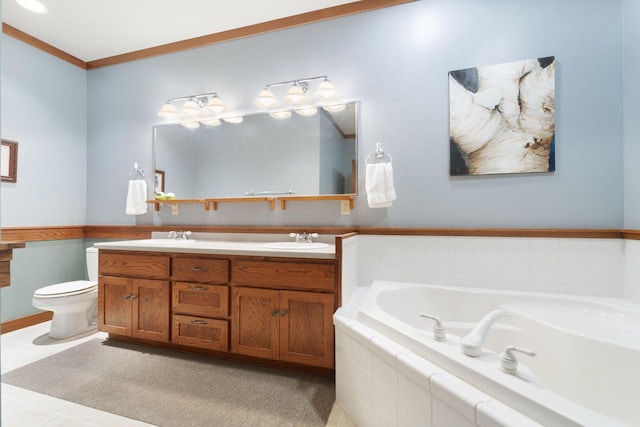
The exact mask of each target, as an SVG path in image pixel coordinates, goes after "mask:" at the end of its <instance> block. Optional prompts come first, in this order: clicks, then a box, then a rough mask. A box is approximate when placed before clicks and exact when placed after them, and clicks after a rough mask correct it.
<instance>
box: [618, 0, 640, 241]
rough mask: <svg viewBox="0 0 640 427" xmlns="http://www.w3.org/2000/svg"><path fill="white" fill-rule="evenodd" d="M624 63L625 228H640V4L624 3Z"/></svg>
mask: <svg viewBox="0 0 640 427" xmlns="http://www.w3.org/2000/svg"><path fill="white" fill-rule="evenodd" d="M622 8H623V14H622V16H623V31H622V49H623V50H622V63H623V77H622V83H623V87H624V92H623V93H624V94H623V112H624V116H623V117H624V126H623V129H624V228H626V229H635V230H637V229H639V228H640V166H638V163H639V162H640V120H639V116H640V80H639V79H638V76H640V2H638V1H637V0H624V1H623V2H622Z"/></svg>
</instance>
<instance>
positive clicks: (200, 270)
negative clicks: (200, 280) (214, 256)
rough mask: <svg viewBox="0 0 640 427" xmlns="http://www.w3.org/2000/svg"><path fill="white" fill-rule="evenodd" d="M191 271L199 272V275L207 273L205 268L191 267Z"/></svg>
mask: <svg viewBox="0 0 640 427" xmlns="http://www.w3.org/2000/svg"><path fill="white" fill-rule="evenodd" d="M191 271H199V272H201V273H206V272H207V271H209V270H208V269H207V267H191Z"/></svg>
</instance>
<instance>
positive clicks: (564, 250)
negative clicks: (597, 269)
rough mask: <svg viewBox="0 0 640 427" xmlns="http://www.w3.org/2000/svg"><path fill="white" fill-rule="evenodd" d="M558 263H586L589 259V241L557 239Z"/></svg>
mask: <svg viewBox="0 0 640 427" xmlns="http://www.w3.org/2000/svg"><path fill="white" fill-rule="evenodd" d="M558 245H559V252H558V261H563V262H588V261H589V257H590V252H591V249H590V242H589V239H559V240H558Z"/></svg>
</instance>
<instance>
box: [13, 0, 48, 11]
mask: <svg viewBox="0 0 640 427" xmlns="http://www.w3.org/2000/svg"><path fill="white" fill-rule="evenodd" d="M16 2H17V3H18V4H19V5H20V6H22V7H24V8H25V9H27V10H28V11H30V12H34V13H40V14H42V13H47V7H46V6H45V5H43V4H42V3H40V2H39V1H38V0H16Z"/></svg>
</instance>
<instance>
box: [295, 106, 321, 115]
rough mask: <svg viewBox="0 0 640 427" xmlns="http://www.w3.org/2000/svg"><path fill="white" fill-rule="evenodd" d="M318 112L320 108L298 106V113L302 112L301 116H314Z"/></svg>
mask: <svg viewBox="0 0 640 427" xmlns="http://www.w3.org/2000/svg"><path fill="white" fill-rule="evenodd" d="M317 112H318V109H317V108H316V107H302V108H296V113H298V114H300V115H301V116H313V115H314V114H315V113H317Z"/></svg>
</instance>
